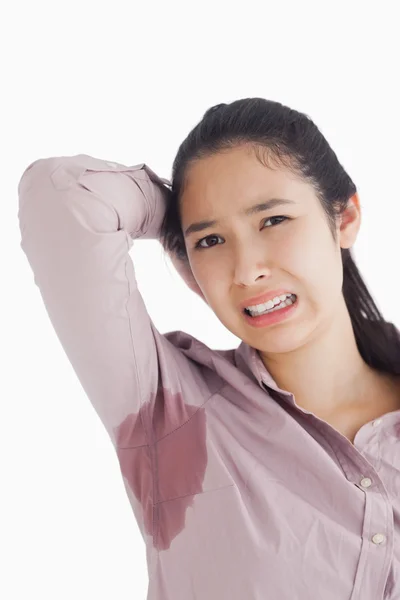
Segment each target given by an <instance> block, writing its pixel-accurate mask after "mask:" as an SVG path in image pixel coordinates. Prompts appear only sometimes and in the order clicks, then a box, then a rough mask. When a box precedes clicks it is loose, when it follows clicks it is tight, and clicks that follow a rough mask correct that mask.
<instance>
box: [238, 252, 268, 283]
mask: <svg viewBox="0 0 400 600" xmlns="http://www.w3.org/2000/svg"><path fill="white" fill-rule="evenodd" d="M234 261H235V263H234V282H235V285H237V286H238V287H251V286H252V285H254V283H255V282H257V281H258V280H259V279H269V277H271V267H270V266H268V264H267V262H268V261H267V251H266V248H265V245H264V244H263V245H262V246H261V247H260V246H257V245H256V244H252V243H248V244H246V247H241V248H240V249H238V251H237V253H236V255H235V257H234Z"/></svg>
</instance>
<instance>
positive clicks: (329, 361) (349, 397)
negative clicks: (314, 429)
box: [259, 297, 380, 415]
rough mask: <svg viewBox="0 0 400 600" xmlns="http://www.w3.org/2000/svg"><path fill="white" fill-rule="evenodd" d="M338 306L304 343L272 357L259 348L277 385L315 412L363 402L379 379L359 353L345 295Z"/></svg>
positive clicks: (335, 410) (330, 411)
mask: <svg viewBox="0 0 400 600" xmlns="http://www.w3.org/2000/svg"><path fill="white" fill-rule="evenodd" d="M342 298H343V297H342ZM337 308H338V310H337V312H336V313H335V318H334V319H331V321H330V323H328V324H325V325H323V326H320V327H319V328H318V330H315V331H314V332H313V335H312V336H311V338H309V339H308V340H307V342H306V343H305V344H304V345H303V346H301V347H297V348H296V349H295V350H293V351H291V352H285V353H282V354H279V355H272V356H271V355H268V354H266V353H263V352H262V351H259V354H260V357H261V359H262V361H263V363H264V365H265V366H266V368H267V370H268V371H269V373H270V374H271V376H272V377H273V379H274V380H275V382H276V384H277V385H278V386H279V387H280V388H281V389H283V390H287V391H289V392H291V393H292V394H294V397H295V401H296V404H297V405H299V406H301V407H302V408H303V409H305V410H307V411H310V412H313V413H314V414H317V415H330V414H333V413H335V412H337V411H340V410H346V409H348V408H351V407H353V406H356V405H357V404H358V403H360V404H364V403H365V402H367V400H368V398H371V394H372V393H373V392H374V391H375V390H376V389H377V385H376V384H377V380H378V379H379V378H380V374H379V373H378V372H377V371H375V370H374V369H372V368H371V367H370V366H369V365H367V364H366V363H365V361H364V360H363V358H362V357H361V355H360V353H359V350H358V348H357V344H356V340H355V336H354V331H353V328H352V324H351V319H350V315H349V313H348V309H347V306H346V304H345V301H344V298H343V301H342V303H341V304H340V306H339V307H337Z"/></svg>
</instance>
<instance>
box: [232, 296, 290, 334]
mask: <svg viewBox="0 0 400 600" xmlns="http://www.w3.org/2000/svg"><path fill="white" fill-rule="evenodd" d="M297 305H298V298H296V300H295V302H294V303H293V304H290V305H289V306H286V307H285V308H280V309H279V310H274V312H272V313H266V314H265V315H260V316H259V317H249V315H247V314H246V313H245V312H244V313H243V315H244V318H245V319H246V321H247V322H248V324H249V325H251V326H252V327H267V326H268V325H273V324H274V323H279V322H280V321H283V320H284V319H286V318H287V317H288V316H289V315H290V314H292V312H293V311H294V310H295V309H296V308H297Z"/></svg>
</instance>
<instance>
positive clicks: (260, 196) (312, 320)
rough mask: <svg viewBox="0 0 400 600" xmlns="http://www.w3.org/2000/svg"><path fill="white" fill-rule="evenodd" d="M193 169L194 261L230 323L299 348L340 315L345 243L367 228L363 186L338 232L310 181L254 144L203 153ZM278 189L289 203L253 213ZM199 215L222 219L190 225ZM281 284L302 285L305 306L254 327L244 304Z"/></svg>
mask: <svg viewBox="0 0 400 600" xmlns="http://www.w3.org/2000/svg"><path fill="white" fill-rule="evenodd" d="M186 175H187V178H186V185H185V187H184V190H183V194H182V196H181V219H182V229H183V232H184V235H185V244H186V250H187V254H188V258H189V263H190V267H191V270H192V273H193V276H194V278H195V280H196V282H197V284H198V287H199V290H200V291H201V295H202V296H203V297H204V300H205V301H206V302H207V303H208V305H209V306H210V308H211V309H212V310H213V312H214V313H215V315H216V316H217V318H218V319H219V320H220V321H221V322H222V323H223V325H225V327H226V328H227V329H228V330H229V331H231V332H232V333H233V334H234V335H236V336H237V337H238V338H240V339H241V340H243V341H244V342H246V343H248V344H249V345H250V346H253V347H254V348H257V349H259V350H262V351H264V352H267V353H268V352H271V353H274V352H287V351H290V350H294V349H295V347H297V346H299V345H300V344H304V343H305V342H306V340H307V338H308V337H309V336H311V335H314V334H315V332H316V330H317V329H318V328H319V327H324V324H327V323H331V322H332V319H334V316H335V310H336V307H338V306H339V305H340V302H343V296H342V281H343V270H342V261H341V253H340V248H341V247H350V246H351V245H352V244H353V243H354V240H355V237H356V235H357V231H358V226H359V213H358V212H357V210H358V209H357V206H358V204H357V203H358V198H357V195H355V196H353V200H355V202H356V210H355V211H354V206H353V207H352V214H353V217H351V216H349V217H348V218H347V220H346V218H345V219H344V223H345V224H344V225H343V224H342V225H340V223H339V225H338V240H337V241H336V242H335V241H334V239H333V237H332V234H331V231H330V230H329V227H328V222H327V220H326V216H325V213H324V211H323V208H322V206H321V204H320V201H319V199H318V198H317V196H316V193H315V190H314V188H313V187H312V186H311V184H309V183H306V182H305V181H304V180H302V179H300V178H298V177H296V176H295V175H293V174H292V173H291V172H290V171H289V170H287V169H285V168H283V167H282V168H278V167H276V168H275V169H274V170H272V169H270V168H268V167H265V166H264V165H263V164H261V163H260V162H259V161H258V160H257V158H256V156H255V154H254V152H253V151H251V149H250V148H249V147H248V146H247V147H246V146H241V147H237V148H234V149H231V150H229V151H224V152H221V153H218V154H216V155H214V156H210V157H207V158H202V159H200V160H198V161H196V162H195V163H193V164H192V165H191V166H190V167H189V169H188V171H187V173H186ZM272 198H274V199H285V200H288V201H290V203H286V204H282V205H275V206H274V207H273V208H269V209H267V210H263V211H261V212H254V214H251V215H249V216H246V215H245V214H244V211H245V210H246V209H248V208H250V207H251V206H253V205H255V204H258V203H261V202H266V201H268V200H271V199H272ZM354 215H355V216H354ZM277 217H284V219H282V218H277ZM199 221H217V224H215V225H212V226H208V227H207V228H204V229H202V230H201V231H197V232H192V233H189V234H185V231H186V229H187V228H188V227H189V226H190V225H192V224H193V223H197V222H199ZM277 289H284V290H286V291H287V292H289V293H290V292H291V293H294V294H296V295H297V303H298V304H297V308H296V309H295V310H293V311H292V313H291V316H289V317H288V318H286V319H284V320H283V321H280V322H279V323H275V324H272V325H268V326H267V327H262V328H255V327H252V326H251V325H250V324H249V323H248V322H247V320H246V318H245V317H244V315H243V313H242V309H241V308H240V304H241V303H242V302H243V301H246V300H247V299H249V298H251V297H253V296H257V295H259V294H263V293H265V292H270V291H273V290H277Z"/></svg>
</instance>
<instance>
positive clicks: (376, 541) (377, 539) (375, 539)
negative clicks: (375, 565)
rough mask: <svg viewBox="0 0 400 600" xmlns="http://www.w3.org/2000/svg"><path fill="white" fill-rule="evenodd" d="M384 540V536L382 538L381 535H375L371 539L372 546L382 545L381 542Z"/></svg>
mask: <svg viewBox="0 0 400 600" xmlns="http://www.w3.org/2000/svg"><path fill="white" fill-rule="evenodd" d="M385 540H386V536H384V535H383V533H376V534H375V535H374V537H373V538H372V541H373V542H374V544H382V542H384V541H385Z"/></svg>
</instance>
